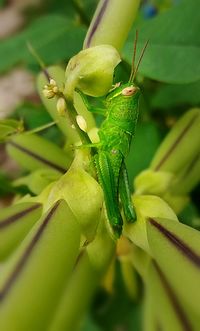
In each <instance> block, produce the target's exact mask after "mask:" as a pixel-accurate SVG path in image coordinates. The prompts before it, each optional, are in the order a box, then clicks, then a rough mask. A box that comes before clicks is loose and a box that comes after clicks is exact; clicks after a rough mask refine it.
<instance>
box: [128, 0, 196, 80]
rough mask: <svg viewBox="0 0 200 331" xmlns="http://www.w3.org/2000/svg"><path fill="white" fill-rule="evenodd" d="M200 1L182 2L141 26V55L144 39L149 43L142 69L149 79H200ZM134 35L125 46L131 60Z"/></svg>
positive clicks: (139, 28)
mask: <svg viewBox="0 0 200 331" xmlns="http://www.w3.org/2000/svg"><path fill="white" fill-rule="evenodd" d="M198 13H199V1H198V0H191V1H186V0H185V1H183V2H181V3H180V4H179V5H177V6H174V7H172V8H171V9H169V10H168V11H167V12H165V13H162V14H160V15H158V16H157V17H156V18H154V19H152V20H149V21H146V22H144V23H143V24H141V25H140V26H138V30H139V41H140V42H139V43H138V52H137V53H138V54H139V53H140V51H141V48H142V47H143V45H144V43H145V41H147V40H148V39H149V45H148V48H147V50H146V52H145V55H144V57H143V60H142V63H141V65H140V70H139V71H140V72H141V73H142V74H143V75H144V76H146V77H149V78H152V79H155V80H159V81H163V82H168V83H173V84H174V83H176V84H183V83H191V82H195V81H197V80H199V79H200V61H199V58H200V34H199V31H200V16H199V14H198ZM133 40H134V34H131V35H130V37H129V41H128V43H127V44H126V47H125V49H124V58H125V60H126V61H128V62H129V63H131V60H132V53H133Z"/></svg>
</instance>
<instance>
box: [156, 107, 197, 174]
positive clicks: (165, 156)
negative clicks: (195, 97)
mask: <svg viewBox="0 0 200 331" xmlns="http://www.w3.org/2000/svg"><path fill="white" fill-rule="evenodd" d="M199 132H200V109H199V108H194V109H191V110H189V111H188V112H187V113H186V114H184V115H183V116H182V117H181V118H180V119H179V121H177V123H176V124H175V125H174V127H173V128H172V130H171V131H170V132H169V134H168V135H167V136H166V138H165V139H164V141H163V142H162V144H161V145H160V147H159V148H158V150H157V152H156V154H155V156H154V158H153V160H152V162H151V169H153V170H155V171H158V170H159V171H160V170H161V171H167V172H172V173H178V172H179V171H180V170H181V169H183V167H184V166H185V165H186V164H187V163H188V162H190V161H191V160H192V159H193V158H194V157H195V155H197V154H198V153H199V151H200V134H199Z"/></svg>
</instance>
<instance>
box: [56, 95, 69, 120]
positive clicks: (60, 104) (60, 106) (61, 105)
mask: <svg viewBox="0 0 200 331" xmlns="http://www.w3.org/2000/svg"><path fill="white" fill-rule="evenodd" d="M56 108H57V111H58V114H59V115H60V116H65V112H66V108H67V105H66V102H65V99H64V98H59V99H58V101H57V104H56Z"/></svg>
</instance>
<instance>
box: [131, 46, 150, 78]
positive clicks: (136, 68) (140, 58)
mask: <svg viewBox="0 0 200 331" xmlns="http://www.w3.org/2000/svg"><path fill="white" fill-rule="evenodd" d="M148 43H149V40H147V42H146V43H145V45H144V47H143V49H142V51H141V54H140V57H139V60H138V62H137V65H136V67H135V70H134V73H133V75H131V78H132V82H134V80H135V76H136V74H137V72H138V68H139V65H140V63H141V61H142V58H143V56H144V52H145V50H146V48H147V45H148Z"/></svg>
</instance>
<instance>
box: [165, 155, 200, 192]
mask: <svg viewBox="0 0 200 331" xmlns="http://www.w3.org/2000/svg"><path fill="white" fill-rule="evenodd" d="M199 180H200V153H198V154H197V155H196V156H195V157H194V159H193V160H191V162H190V163H188V164H187V166H186V167H185V168H183V169H182V171H180V172H179V174H178V175H177V176H176V177H175V179H174V181H173V182H172V186H171V187H170V190H171V192H173V193H174V194H182V195H184V194H188V193H189V192H190V191H192V189H193V188H194V187H195V186H196V185H197V184H198V183H199Z"/></svg>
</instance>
